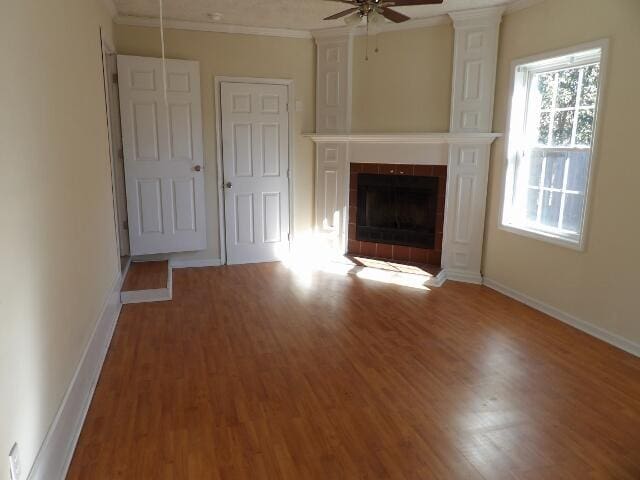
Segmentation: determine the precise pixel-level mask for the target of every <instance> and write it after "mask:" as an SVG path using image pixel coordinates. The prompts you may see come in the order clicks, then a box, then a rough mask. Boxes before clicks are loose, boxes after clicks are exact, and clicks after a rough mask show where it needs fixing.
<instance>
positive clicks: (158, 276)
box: [121, 260, 169, 292]
mask: <svg viewBox="0 0 640 480" xmlns="http://www.w3.org/2000/svg"><path fill="white" fill-rule="evenodd" d="M168 278H169V262H168V261H167V260H163V261H157V262H131V265H130V266H129V271H128V272H127V277H126V278H125V280H124V284H123V285H122V289H121V290H122V291H123V292H131V291H138V290H156V289H159V288H167V282H168Z"/></svg>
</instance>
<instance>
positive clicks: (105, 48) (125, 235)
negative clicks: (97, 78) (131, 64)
mask: <svg viewBox="0 0 640 480" xmlns="http://www.w3.org/2000/svg"><path fill="white" fill-rule="evenodd" d="M101 41H102V68H103V73H104V91H105V104H106V113H107V125H108V132H109V152H110V157H111V182H112V189H113V210H114V223H115V229H116V242H117V247H118V253H119V256H120V270H121V271H124V270H125V268H126V265H127V262H128V261H129V255H130V249H129V225H128V221H127V194H126V189H125V183H124V155H123V151H122V131H121V124H120V98H119V91H118V62H117V55H116V52H115V49H114V48H113V47H112V46H111V45H110V44H109V42H108V41H106V40H105V39H104V37H102V34H101Z"/></svg>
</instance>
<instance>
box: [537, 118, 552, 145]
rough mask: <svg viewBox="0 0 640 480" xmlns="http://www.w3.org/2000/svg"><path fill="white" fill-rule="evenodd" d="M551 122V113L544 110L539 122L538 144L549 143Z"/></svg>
mask: <svg viewBox="0 0 640 480" xmlns="http://www.w3.org/2000/svg"><path fill="white" fill-rule="evenodd" d="M550 124H551V114H550V113H549V112H543V113H541V114H540V123H539V124H538V144H540V145H547V144H548V143H549V127H550Z"/></svg>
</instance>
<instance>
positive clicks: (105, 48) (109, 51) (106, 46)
mask: <svg viewBox="0 0 640 480" xmlns="http://www.w3.org/2000/svg"><path fill="white" fill-rule="evenodd" d="M100 43H101V48H102V77H103V83H104V102H105V113H106V115H107V143H108V144H109V170H110V171H111V172H110V173H111V196H112V201H113V226H114V228H115V233H116V253H117V258H118V268H119V269H120V270H123V266H122V264H121V263H120V258H121V257H122V251H121V250H122V249H121V247H120V243H121V240H120V225H119V223H120V219H119V217H118V198H117V189H116V170H115V161H116V159H115V156H116V155H117V153H116V152H114V151H113V148H112V143H111V135H112V131H111V105H110V104H109V100H110V99H109V82H110V81H111V79H110V78H108V70H107V55H115V54H116V49H115V48H113V46H112V45H111V43H110V42H109V41H108V40H107V39H106V38H104V32H103V31H102V27H101V28H100ZM125 206H126V205H125Z"/></svg>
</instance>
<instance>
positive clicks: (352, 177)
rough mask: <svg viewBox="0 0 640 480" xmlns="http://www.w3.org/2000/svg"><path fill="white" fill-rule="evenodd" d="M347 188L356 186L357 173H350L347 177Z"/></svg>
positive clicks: (353, 188) (355, 187)
mask: <svg viewBox="0 0 640 480" xmlns="http://www.w3.org/2000/svg"><path fill="white" fill-rule="evenodd" d="M349 188H350V189H351V190H356V189H357V188H358V174H357V173H352V174H351V175H350V177H349Z"/></svg>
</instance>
